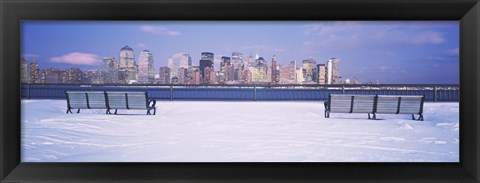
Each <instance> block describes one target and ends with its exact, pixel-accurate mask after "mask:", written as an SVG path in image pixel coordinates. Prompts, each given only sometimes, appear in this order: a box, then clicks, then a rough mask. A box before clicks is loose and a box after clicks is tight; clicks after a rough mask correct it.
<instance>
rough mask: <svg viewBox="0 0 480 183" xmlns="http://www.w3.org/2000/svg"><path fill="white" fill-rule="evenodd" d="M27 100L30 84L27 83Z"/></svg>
mask: <svg viewBox="0 0 480 183" xmlns="http://www.w3.org/2000/svg"><path fill="white" fill-rule="evenodd" d="M27 98H28V99H30V83H27Z"/></svg>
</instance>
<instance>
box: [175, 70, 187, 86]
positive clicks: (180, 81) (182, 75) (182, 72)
mask: <svg viewBox="0 0 480 183" xmlns="http://www.w3.org/2000/svg"><path fill="white" fill-rule="evenodd" d="M186 77H187V68H183V67H180V68H178V72H177V78H178V84H185V78H186Z"/></svg>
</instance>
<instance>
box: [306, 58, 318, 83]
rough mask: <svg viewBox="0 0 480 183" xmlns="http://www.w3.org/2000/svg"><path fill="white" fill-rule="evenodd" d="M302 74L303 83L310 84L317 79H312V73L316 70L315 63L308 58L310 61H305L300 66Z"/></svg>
mask: <svg viewBox="0 0 480 183" xmlns="http://www.w3.org/2000/svg"><path fill="white" fill-rule="evenodd" d="M302 68H303V70H302V74H303V78H304V79H305V82H312V81H316V80H317V79H316V78H315V77H314V75H315V74H314V72H315V70H316V68H317V62H316V61H315V60H314V59H312V58H310V59H306V60H303V64H302Z"/></svg>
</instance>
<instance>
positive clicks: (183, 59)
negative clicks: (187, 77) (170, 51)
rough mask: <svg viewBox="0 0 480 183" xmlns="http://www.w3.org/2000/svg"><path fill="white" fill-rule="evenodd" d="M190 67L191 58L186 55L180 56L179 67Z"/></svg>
mask: <svg viewBox="0 0 480 183" xmlns="http://www.w3.org/2000/svg"><path fill="white" fill-rule="evenodd" d="M191 66H192V58H191V57H190V55H189V54H186V53H184V54H182V55H180V67H183V68H185V69H188V68H189V67H191Z"/></svg>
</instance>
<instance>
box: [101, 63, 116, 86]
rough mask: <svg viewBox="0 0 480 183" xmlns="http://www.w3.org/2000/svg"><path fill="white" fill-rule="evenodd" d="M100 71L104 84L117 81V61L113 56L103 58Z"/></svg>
mask: <svg viewBox="0 0 480 183" xmlns="http://www.w3.org/2000/svg"><path fill="white" fill-rule="evenodd" d="M101 73H102V78H103V83H104V84H115V83H118V63H117V60H116V59H115V57H104V58H103V66H102V69H101Z"/></svg>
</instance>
